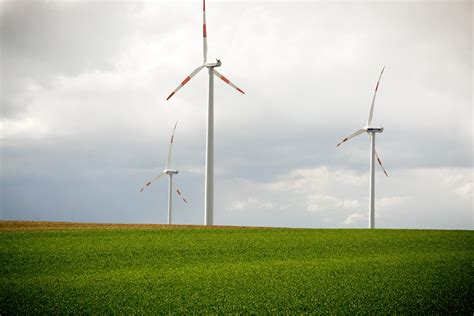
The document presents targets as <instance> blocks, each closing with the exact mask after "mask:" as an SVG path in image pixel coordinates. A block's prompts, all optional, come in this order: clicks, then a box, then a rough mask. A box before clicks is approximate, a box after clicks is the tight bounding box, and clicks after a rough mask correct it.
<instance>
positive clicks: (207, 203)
mask: <svg viewBox="0 0 474 316" xmlns="http://www.w3.org/2000/svg"><path fill="white" fill-rule="evenodd" d="M202 19H203V28H202V31H203V32H202V35H203V53H204V54H203V57H204V58H203V60H204V61H203V64H202V65H201V66H199V67H197V68H196V69H194V70H193V72H191V74H190V75H189V76H187V77H186V78H185V79H184V80H183V82H181V83H180V85H179V86H178V87H177V88H176V89H175V90H174V91H173V92H171V94H170V95H169V96H168V97H167V98H166V100H169V99H170V98H171V97H172V96H173V95H174V94H175V93H176V92H178V90H179V89H181V88H182V87H183V86H184V85H185V84H186V83H188V81H189V80H191V78H192V77H194V76H195V75H196V74H197V73H198V72H200V71H201V70H202V69H203V68H207V69H208V74H209V99H208V100H209V103H208V108H207V132H206V134H207V135H206V136H207V139H206V173H205V180H204V182H205V184H204V191H205V192H204V223H205V225H213V224H214V75H216V76H217V77H219V78H220V79H221V80H222V81H224V82H225V83H227V84H228V85H230V86H231V87H233V88H234V89H236V90H237V91H239V92H240V93H242V94H245V92H244V91H242V90H241V89H240V88H239V87H237V86H236V85H235V84H233V83H232V82H231V81H230V80H229V79H227V78H226V77H224V76H223V75H222V74H220V73H219V72H217V70H216V69H215V68H217V67H220V66H221V64H222V63H221V61H220V60H219V59H216V62H208V61H207V30H206V1H205V0H203V1H202Z"/></svg>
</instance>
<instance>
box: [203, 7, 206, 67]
mask: <svg viewBox="0 0 474 316" xmlns="http://www.w3.org/2000/svg"><path fill="white" fill-rule="evenodd" d="M202 44H203V53H204V64H205V63H206V61H207V30H206V0H202Z"/></svg>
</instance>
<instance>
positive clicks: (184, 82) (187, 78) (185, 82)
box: [166, 65, 204, 100]
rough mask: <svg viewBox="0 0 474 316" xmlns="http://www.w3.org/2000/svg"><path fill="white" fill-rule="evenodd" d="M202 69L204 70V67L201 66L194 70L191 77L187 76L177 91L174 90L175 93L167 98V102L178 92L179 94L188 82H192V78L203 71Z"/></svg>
mask: <svg viewBox="0 0 474 316" xmlns="http://www.w3.org/2000/svg"><path fill="white" fill-rule="evenodd" d="M202 68H204V65H202V66H199V67H197V68H196V69H194V70H193V72H192V73H191V74H190V75H189V76H187V77H186V78H185V79H184V80H183V82H181V83H180V84H179V86H178V87H177V88H176V89H174V91H173V92H171V94H170V95H169V96H168V97H167V98H166V100H169V99H170V98H171V97H172V96H173V95H174V94H175V93H176V92H178V90H179V89H181V88H182V87H183V86H184V85H185V84H187V83H188V81H189V80H191V78H192V77H194V76H195V75H196V74H197V73H198V72H199V71H201V69H202Z"/></svg>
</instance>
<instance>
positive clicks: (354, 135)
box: [337, 129, 365, 147]
mask: <svg viewBox="0 0 474 316" xmlns="http://www.w3.org/2000/svg"><path fill="white" fill-rule="evenodd" d="M363 132H365V129H360V130H358V131H356V132H354V133H352V134H350V135H349V136H347V137H346V138H344V139H342V140H341V141H340V142H339V144H337V147H339V146H340V145H341V144H342V143H345V142H347V141H348V140H349V139H351V138H354V137H356V136H358V135H360V134H362V133H363Z"/></svg>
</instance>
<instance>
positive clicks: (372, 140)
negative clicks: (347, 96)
mask: <svg viewBox="0 0 474 316" xmlns="http://www.w3.org/2000/svg"><path fill="white" fill-rule="evenodd" d="M384 70H385V67H383V68H382V71H381V72H380V76H379V80H378V81H377V85H376V86H375V91H374V96H373V98H372V104H371V106H370V112H369V119H368V120H367V125H366V126H365V127H364V128H362V129H360V130H358V131H356V132H354V133H352V134H351V135H349V136H347V137H346V138H344V139H343V140H341V141H340V142H339V144H337V146H338V147H339V145H341V144H342V143H344V142H347V141H348V140H349V139H351V138H354V137H356V136H358V135H360V134H362V133H364V132H366V133H367V134H369V139H370V191H369V209H370V222H369V227H370V228H375V176H374V163H375V157H377V161H378V163H379V165H380V167H381V168H382V170H383V172H384V173H385V175H386V176H387V177H388V173H387V171H385V169H384V167H383V165H382V161H380V158H379V155H377V152H376V150H375V133H382V132H383V127H380V126H373V125H371V124H372V116H373V113H374V104H375V97H376V95H377V90H378V88H379V83H380V78H382V74H383V71H384Z"/></svg>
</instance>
